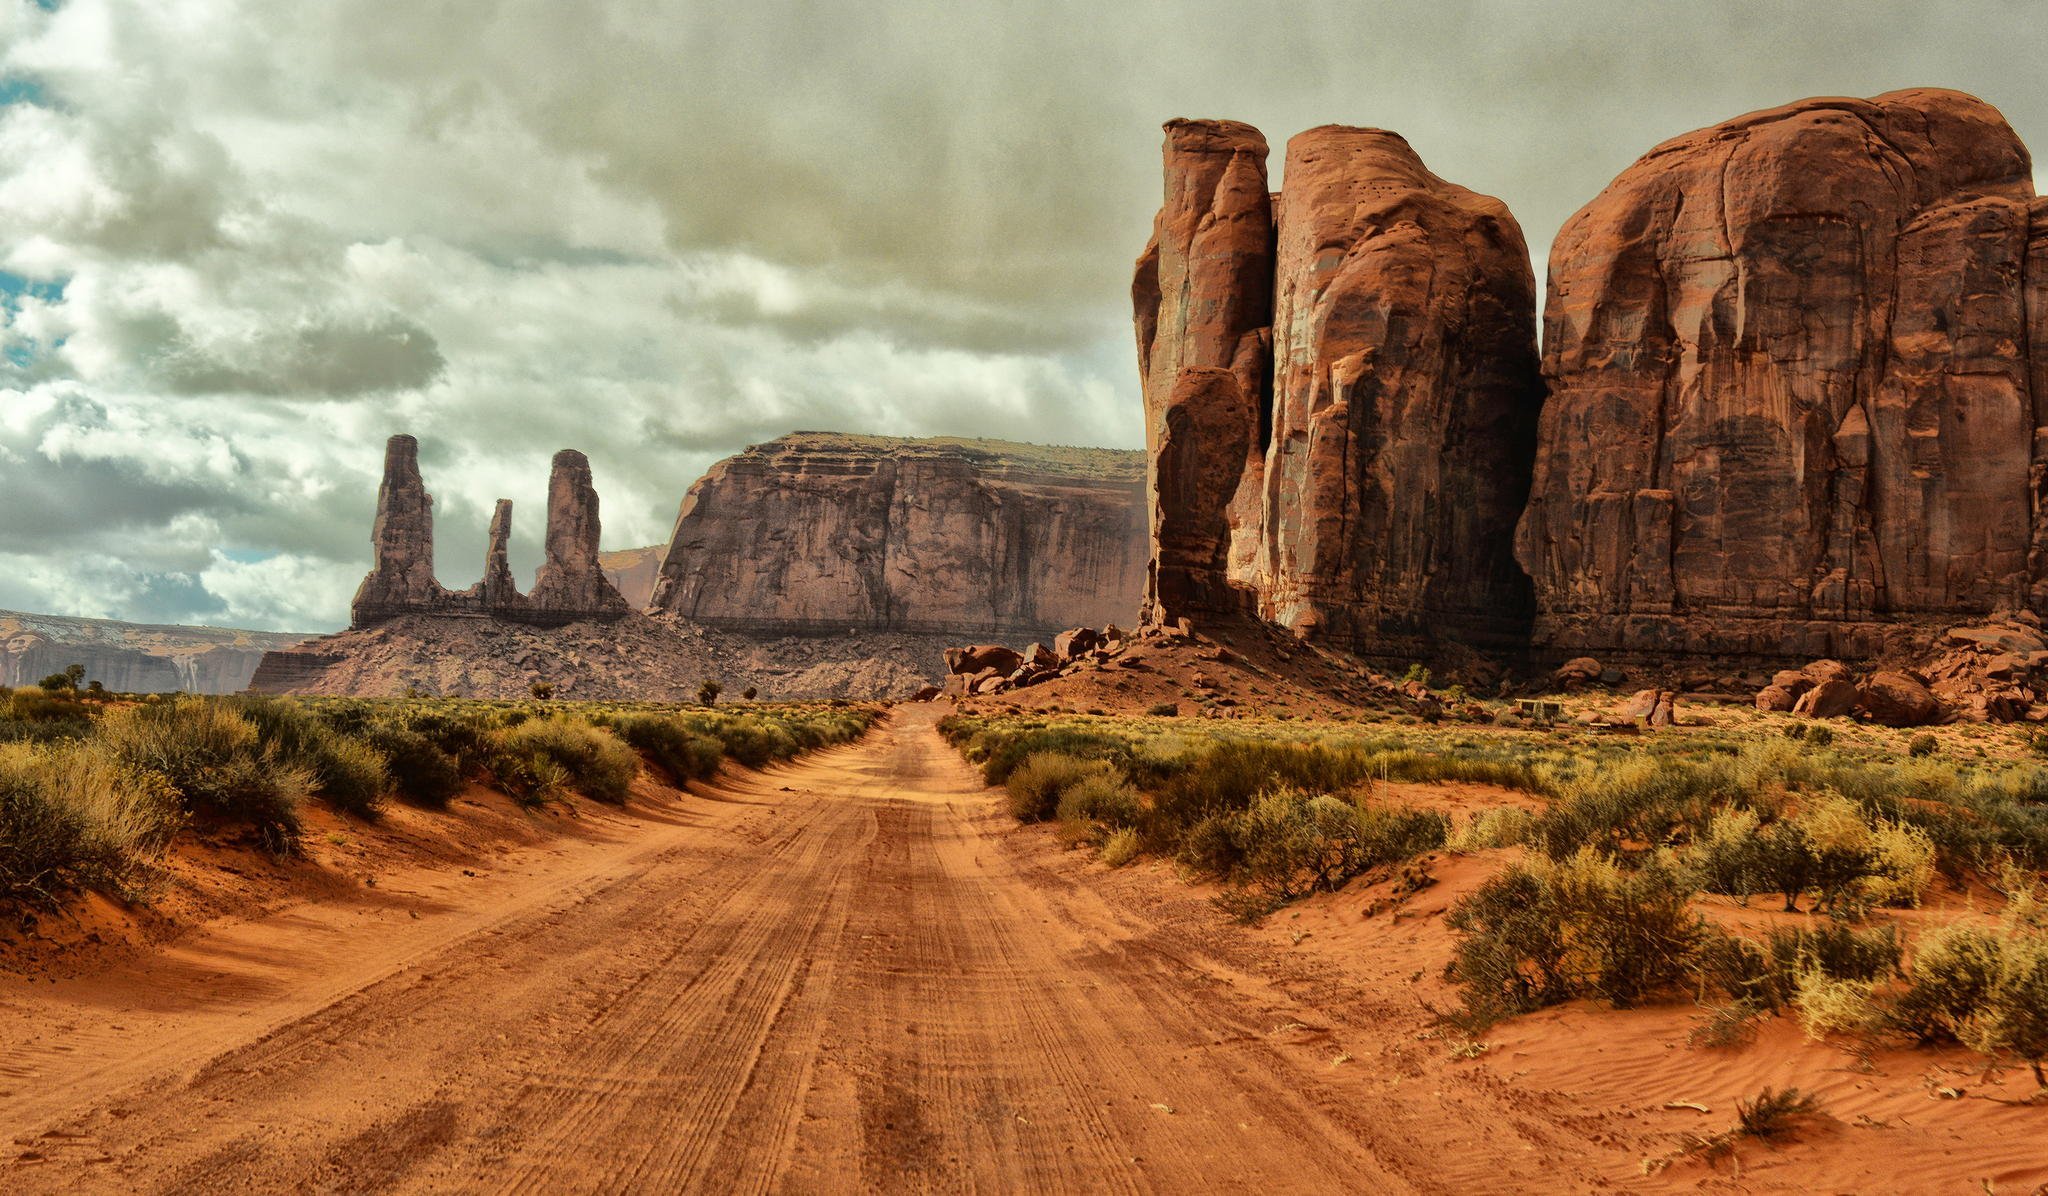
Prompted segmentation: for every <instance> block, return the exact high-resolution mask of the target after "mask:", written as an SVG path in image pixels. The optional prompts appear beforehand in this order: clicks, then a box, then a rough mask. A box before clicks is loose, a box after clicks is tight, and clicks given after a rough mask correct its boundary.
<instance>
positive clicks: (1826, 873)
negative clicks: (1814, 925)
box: [1686, 793, 1933, 911]
mask: <svg viewBox="0 0 2048 1196" xmlns="http://www.w3.org/2000/svg"><path fill="white" fill-rule="evenodd" d="M1686 860H1687V866H1688V868H1689V870H1690V871H1691V872H1692V874H1693V876H1694V877H1695V879H1696V880H1697V881H1698V883H1699V884H1700V886H1701V887H1702V888H1704V889H1706V890H1707V891H1709V892H1713V893H1727V894H1730V895H1732V896H1736V897H1743V898H1747V897H1750V896H1753V895H1755V894H1758V893H1780V894H1783V895H1784V898H1785V908H1786V910H1788V911H1792V910H1796V909H1798V902H1799V898H1800V897H1801V896H1802V895H1803V894H1805V893H1807V892H1812V893H1814V894H1815V906H1816V908H1821V909H1826V908H1832V907H1834V906H1836V905H1838V904H1840V903H1841V902H1842V901H1843V900H1844V899H1845V898H1849V897H1852V896H1853V897H1857V898H1860V899H1861V900H1864V901H1871V902H1876V903H1879V904H1912V903H1917V902H1918V900H1919V897H1920V894H1921V893H1922V892H1924V891H1925V889H1926V887H1927V885H1928V884H1929V883H1930V882H1931V881H1932V879H1933V844H1932V841H1931V840H1929V839H1928V838H1927V836H1926V835H1925V834H1924V833H1922V832H1919V831H1916V830H1914V829H1913V828H1911V827H1906V826H1900V825H1896V824H1892V823H1880V824H1879V826H1877V827H1873V826H1872V825H1871V824H1870V823H1869V822H1868V821H1867V820H1866V819H1865V817H1864V814H1863V812H1862V811H1861V810H1859V809H1858V808H1857V806H1856V804H1855V803H1854V802H1851V801H1849V800H1847V799H1846V798H1843V797H1840V796H1839V795H1835V794H1829V793H1823V794H1818V795H1815V796H1814V797H1813V798H1812V799H1810V800H1809V801H1808V802H1807V804H1806V805H1805V807H1804V808H1802V809H1801V810H1800V811H1799V813H1798V814H1797V815H1795V816H1793V817H1790V818H1781V819H1778V820H1776V821H1773V822H1770V823H1767V824H1762V825H1760V824H1759V818H1758V815H1757V813H1756V811H1754V810H1723V811H1721V812H1720V813H1718V814H1716V815H1714V817H1713V819H1712V820H1711V821H1710V822H1709V823H1708V827H1707V832H1706V834H1705V835H1704V836H1702V837H1701V838H1700V840H1699V841H1698V842H1697V843H1696V844H1695V845H1694V846H1693V848H1692V850H1691V851H1690V852H1688V853H1687V857H1686Z"/></svg>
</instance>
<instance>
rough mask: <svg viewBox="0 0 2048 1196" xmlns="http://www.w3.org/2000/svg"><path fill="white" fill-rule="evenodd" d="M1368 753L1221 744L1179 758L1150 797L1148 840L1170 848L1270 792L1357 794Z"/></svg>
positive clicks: (1354, 749) (1365, 783)
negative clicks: (1214, 818)
mask: <svg viewBox="0 0 2048 1196" xmlns="http://www.w3.org/2000/svg"><path fill="white" fill-rule="evenodd" d="M1370 771H1371V761H1370V758H1369V753H1367V752H1365V751H1363V750H1360V749H1359V748H1357V747H1352V746H1339V747H1325V746H1323V745H1320V744H1301V743H1270V742H1264V741H1258V740H1225V741H1223V742H1220V743H1215V744H1211V745H1209V746H1208V747H1206V748H1204V749H1201V750H1199V751H1196V752H1193V753H1191V754H1189V755H1187V756H1184V757H1182V758H1181V759H1180V760H1179V761H1178V762H1177V764H1176V765H1175V766H1174V771H1173V772H1172V773H1171V774H1170V775H1168V776H1167V777H1165V778H1164V780H1163V783H1162V784H1161V785H1160V786H1159V788H1158V790H1157V792H1156V793H1155V795H1154V801H1153V805H1152V811H1151V816H1150V818H1148V820H1147V831H1148V834H1149V835H1150V836H1151V837H1152V838H1154V839H1155V840H1157V841H1159V842H1161V843H1164V844H1172V843H1175V842H1177V841H1178V840H1179V839H1180V838H1181V836H1182V835H1184V834H1185V833H1187V832H1188V831H1189V830H1191V829H1192V828H1193V827H1195V826H1196V825H1197V824H1199V823H1200V822H1202V821H1203V820H1204V819H1206V818H1209V817H1210V816H1212V815H1216V814H1228V813H1231V812H1233V811H1236V810H1242V809H1246V808H1248V807H1249V806H1250V805H1251V804H1252V802H1253V799H1255V798H1256V797H1258V796H1259V795H1260V794H1262V793H1266V792H1269V791H1272V790H1275V789H1294V790H1300V791H1304V792H1308V793H1343V792H1345V791H1347V790H1351V791H1359V792H1363V791H1364V790H1366V789H1367V788H1368V787H1369V786H1370V781H1369V779H1368V778H1369V774H1370Z"/></svg>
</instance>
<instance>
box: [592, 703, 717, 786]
mask: <svg viewBox="0 0 2048 1196" xmlns="http://www.w3.org/2000/svg"><path fill="white" fill-rule="evenodd" d="M611 728H612V730H613V731H614V732H616V733H617V734H618V736H619V738H621V739H623V740H625V741H626V742H627V743H629V744H631V745H633V746H634V747H635V748H637V749H639V750H640V751H642V752H644V753H646V755H647V757H648V758H649V759H650V760H653V761H654V762H655V763H656V764H658V765H660V766H661V769H662V771H664V772H666V773H667V774H668V775H669V776H670V778H671V779H673V780H674V781H675V782H676V783H677V784H678V785H680V784H682V783H684V782H685V781H701V780H703V779H705V778H706V777H709V776H710V775H711V774H712V773H715V772H717V771H718V764H719V761H721V760H723V759H724V758H725V747H724V745H723V744H721V743H720V742H719V741H718V739H717V738H716V737H714V736H710V735H705V734H702V733H701V732H698V731H693V730H691V729H690V728H689V727H687V726H685V725H683V723H682V722H681V721H680V720H678V719H674V718H668V717H664V716H662V715H658V714H628V715H623V716H620V717H618V718H615V719H613V720H612V721H611Z"/></svg>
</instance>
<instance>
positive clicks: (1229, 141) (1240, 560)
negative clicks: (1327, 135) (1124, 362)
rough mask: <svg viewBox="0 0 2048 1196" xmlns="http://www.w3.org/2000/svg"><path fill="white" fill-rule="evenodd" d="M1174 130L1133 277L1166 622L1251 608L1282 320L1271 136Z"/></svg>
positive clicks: (1185, 126) (1158, 587)
mask: <svg viewBox="0 0 2048 1196" xmlns="http://www.w3.org/2000/svg"><path fill="white" fill-rule="evenodd" d="M1165 131H1166V141H1165V147H1164V159H1165V163H1164V165H1165V197H1164V200H1163V202H1162V203H1161V205H1160V208H1159V214H1158V216H1157V217H1156V218H1155V219H1154V221H1153V225H1152V240H1151V243H1150V244H1148V245H1146V247H1145V252H1144V253H1143V254H1142V255H1140V257H1139V258H1138V266H1137V271H1136V275H1135V277H1134V279H1133V280H1132V284H1131V303H1132V309H1133V316H1134V319H1135V323H1136V325H1137V333H1138V373H1139V375H1140V378H1141V380H1142V381H1143V384H1144V391H1145V446H1146V450H1147V452H1148V454H1149V457H1148V460H1149V462H1150V469H1149V470H1148V493H1149V495H1150V503H1149V506H1150V508H1151V511H1152V557H1153V560H1154V561H1155V562H1156V565H1155V570H1154V576H1153V577H1152V578H1151V580H1150V582H1149V583H1148V586H1147V593H1146V611H1145V614H1146V618H1147V619H1148V620H1150V621H1153V622H1159V623H1167V622H1171V621H1172V620H1174V619H1176V618H1179V617H1181V616H1182V615H1186V614H1189V613H1196V612H1208V611H1215V610H1229V609H1238V608H1240V607H1241V606H1242V605H1243V603H1242V601H1241V600H1240V599H1238V598H1236V597H1235V596H1234V595H1233V593H1232V591H1231V590H1230V588H1229V586H1228V585H1227V583H1226V579H1227V577H1228V576H1230V575H1231V573H1232V572H1233V565H1234V566H1235V572H1236V574H1237V576H1238V578H1239V580H1242V581H1248V580H1250V579H1251V576H1252V573H1253V570H1254V568H1255V561H1256V557H1257V552H1258V526H1259V502H1260V498H1259V475H1260V464H1261V455H1260V454H1261V449H1262V448H1263V445H1262V444H1261V442H1260V427H1261V423H1260V421H1261V418H1262V413H1263V412H1264V411H1265V410H1266V409H1267V408H1268V406H1269V405H1270V404H1269V403H1268V402H1267V399H1266V391H1267V382H1268V377H1269V366H1270V352H1271V345H1272V329H1271V325H1272V322H1273V303H1272V299H1273V204H1272V199H1271V196H1270V195H1269V194H1268V192H1267V189H1266V187H1267V184H1266V153H1267V148H1266V139H1265V137H1264V136H1263V135H1261V134H1260V133H1259V131H1258V130H1257V129H1255V128H1253V127H1251V126H1250V125H1247V124H1240V123H1239V122H1237V121H1225V120H1175V121H1169V122H1168V123H1167V124H1166V127H1165Z"/></svg>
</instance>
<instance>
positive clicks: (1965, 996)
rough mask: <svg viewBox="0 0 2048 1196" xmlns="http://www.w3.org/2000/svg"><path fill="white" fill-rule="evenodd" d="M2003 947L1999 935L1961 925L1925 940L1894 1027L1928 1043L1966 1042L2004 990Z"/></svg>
mask: <svg viewBox="0 0 2048 1196" xmlns="http://www.w3.org/2000/svg"><path fill="white" fill-rule="evenodd" d="M2002 946H2003V944H2002V943H2001V942H2000V940H1999V937H1998V935H1997V933H1996V932H1994V931H1992V930H1989V929H1983V928H1979V927H1975V926H1964V925H1960V924H1958V925H1953V926H1945V927H1943V928H1941V929H1940V930H1937V931H1934V932H1932V933H1930V934H1927V935H1925V936H1923V937H1922V938H1921V939H1920V941H1919V942H1918V943H1916V944H1914V948H1913V962H1912V963H1911V964H1910V965H1908V967H1907V968H1906V990H1905V991H1904V992H1903V993H1901V994H1899V998H1898V1000H1897V1001H1896V1002H1894V1003H1893V1006H1892V1022H1893V1025H1894V1026H1896V1027H1897V1028H1898V1029H1899V1030H1900V1031H1902V1032H1903V1033H1905V1034H1908V1035H1910V1036H1912V1037H1913V1038H1915V1039H1917V1040H1919V1041H1920V1042H1923V1043H1936V1042H1963V1041H1965V1040H1966V1039H1967V1038H1968V1037H1969V1035H1970V1033H1971V1022H1972V1019H1973V1018H1975V1017H1976V1015H1977V1013H1978V1011H1979V1010H1981V1009H1983V1008H1984V1007H1985V1006H1986V1005H1987V1004H1988V1003H1989V1001H1990V997H1991V991H1992V989H1994V988H1996V987H1997V985H1998V977H1999V967H2000V962H2001V950H2000V948H2001V947H2002Z"/></svg>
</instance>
